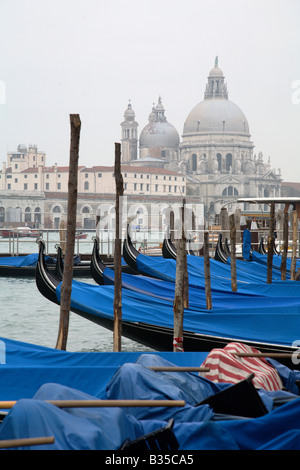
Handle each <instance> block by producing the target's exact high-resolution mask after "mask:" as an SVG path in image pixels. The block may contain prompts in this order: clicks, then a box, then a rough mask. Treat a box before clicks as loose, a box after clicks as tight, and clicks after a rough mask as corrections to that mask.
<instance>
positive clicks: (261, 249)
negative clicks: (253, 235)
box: [258, 237, 267, 255]
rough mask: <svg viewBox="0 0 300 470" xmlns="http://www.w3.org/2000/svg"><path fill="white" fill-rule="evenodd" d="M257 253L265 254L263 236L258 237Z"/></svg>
mask: <svg viewBox="0 0 300 470" xmlns="http://www.w3.org/2000/svg"><path fill="white" fill-rule="evenodd" d="M258 253H260V254H261V255H266V254H267V250H266V249H265V245H264V237H261V239H260V242H259V247H258Z"/></svg>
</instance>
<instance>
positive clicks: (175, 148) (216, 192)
mask: <svg viewBox="0 0 300 470" xmlns="http://www.w3.org/2000/svg"><path fill="white" fill-rule="evenodd" d="M121 126H122V158H123V161H124V162H126V163H127V164H129V165H135V166H144V165H145V166H149V165H151V166H153V167H158V168H168V169H170V170H172V171H175V172H178V173H181V174H184V175H186V178H187V194H190V195H194V196H198V197H199V200H201V201H202V202H203V203H204V205H205V210H206V214H209V215H213V214H219V213H220V210H221V208H222V207H228V206H229V208H230V209H231V211H234V210H235V209H236V208H240V209H242V210H247V208H248V209H249V207H246V206H245V207H240V205H238V204H237V202H236V201H237V199H238V198H243V197H272V196H280V192H281V182H282V179H281V173H280V170H277V171H276V170H274V169H272V168H271V162H270V159H268V161H265V160H264V157H263V154H262V152H259V153H258V154H256V153H254V144H253V142H252V141H251V134H250V129H249V124H248V121H247V118H246V116H245V114H244V113H243V111H242V110H241V109H240V108H239V107H238V106H237V105H236V104H235V103H233V102H232V101H230V100H229V98H228V91H227V84H226V83H225V77H224V74H223V72H222V70H221V69H220V68H219V65H218V58H216V60H215V64H214V67H213V68H212V69H211V71H210V72H209V75H208V80H207V84H206V88H205V90H204V99H203V100H202V101H201V102H200V103H198V104H196V106H195V107H194V108H193V109H192V110H191V111H190V113H189V114H188V116H187V118H186V120H185V122H184V125H183V132H182V136H181V139H180V136H179V133H178V131H177V130H176V129H175V127H174V126H173V125H172V124H170V123H169V122H168V121H167V118H166V116H165V109H164V107H163V104H162V100H161V98H159V99H158V103H157V105H156V106H153V108H152V111H151V113H150V115H149V122H148V124H147V125H146V126H145V127H144V128H143V129H142V131H141V133H140V136H139V138H138V132H137V129H138V123H137V122H136V120H135V113H134V111H133V109H132V106H131V104H129V105H128V109H127V110H126V111H125V114H124V121H123V122H122V124H121Z"/></svg>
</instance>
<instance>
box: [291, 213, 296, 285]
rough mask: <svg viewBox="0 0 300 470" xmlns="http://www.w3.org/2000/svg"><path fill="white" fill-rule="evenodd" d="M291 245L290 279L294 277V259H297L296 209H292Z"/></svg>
mask: <svg viewBox="0 0 300 470" xmlns="http://www.w3.org/2000/svg"><path fill="white" fill-rule="evenodd" d="M292 214H293V246H292V262H291V280H292V281H294V280H295V279H296V261H297V211H296V210H293V212H292Z"/></svg>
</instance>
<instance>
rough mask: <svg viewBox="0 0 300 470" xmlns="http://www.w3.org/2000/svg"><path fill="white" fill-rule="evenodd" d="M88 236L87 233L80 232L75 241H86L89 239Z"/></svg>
mask: <svg viewBox="0 0 300 470" xmlns="http://www.w3.org/2000/svg"><path fill="white" fill-rule="evenodd" d="M87 236H88V234H87V233H86V232H79V233H76V235H75V239H76V240H85V239H86V238H87Z"/></svg>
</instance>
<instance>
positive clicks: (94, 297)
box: [57, 281, 300, 346]
mask: <svg viewBox="0 0 300 470" xmlns="http://www.w3.org/2000/svg"><path fill="white" fill-rule="evenodd" d="M60 287H61V284H60V285H59V286H58V287H57V298H58V301H60ZM113 300H114V286H95V285H91V284H87V283H83V282H79V281H73V284H72V295H71V305H72V308H73V309H75V310H76V309H77V310H78V309H79V310H81V311H84V312H86V313H89V314H91V315H94V316H98V317H104V318H110V319H113ZM204 303H205V296H204V295H203V300H202V305H199V307H195V306H191V307H190V308H189V309H185V313H184V325H183V326H184V329H185V330H188V331H193V332H196V333H200V334H207V335H214V336H218V337H219V336H222V337H225V338H231V339H235V340H237V341H246V340H247V341H254V342H255V341H257V342H263V343H271V344H280V345H288V346H291V345H292V343H293V342H294V341H295V340H296V339H297V338H295V332H297V331H299V330H300V302H299V299H298V298H296V297H291V298H286V297H278V298H277V297H255V296H253V297H249V298H248V299H247V301H246V302H245V299H243V298H242V297H239V296H237V297H234V296H233V297H232V298H231V300H230V299H229V300H228V298H225V299H224V300H223V299H222V298H220V299H219V301H218V302H215V305H213V309H212V310H206V306H204ZM199 304H200V302H199ZM122 318H123V321H130V322H144V323H148V324H154V325H158V326H163V327H173V318H174V311H173V304H172V302H170V301H169V300H164V299H161V298H156V297H153V296H150V295H145V294H142V293H139V292H135V291H130V290H129V289H123V292H122ZM283 319H284V321H283Z"/></svg>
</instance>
